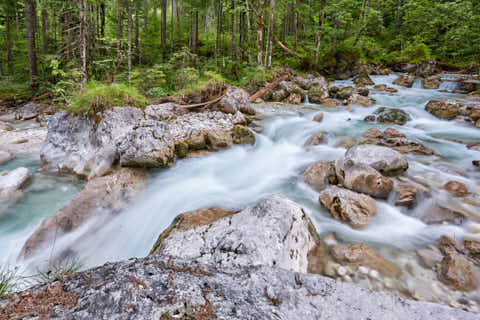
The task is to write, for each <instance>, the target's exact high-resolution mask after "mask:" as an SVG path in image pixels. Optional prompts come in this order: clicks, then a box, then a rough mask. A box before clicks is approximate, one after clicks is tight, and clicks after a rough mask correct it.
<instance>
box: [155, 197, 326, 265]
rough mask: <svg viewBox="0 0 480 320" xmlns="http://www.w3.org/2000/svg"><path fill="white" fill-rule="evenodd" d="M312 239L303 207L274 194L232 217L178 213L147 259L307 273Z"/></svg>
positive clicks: (313, 234)
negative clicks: (156, 257) (156, 256)
mask: <svg viewBox="0 0 480 320" xmlns="http://www.w3.org/2000/svg"><path fill="white" fill-rule="evenodd" d="M217 211H218V210H217ZM200 216H202V217H203V218H201V217H200ZM317 237H318V236H317V235H316V231H315V228H314V227H313V225H312V222H311V221H310V219H309V217H308V216H307V214H306V213H305V211H304V210H303V209H302V207H301V206H299V205H298V204H296V203H295V202H293V201H290V200H288V199H286V198H285V197H283V196H282V195H278V194H275V195H270V196H266V197H264V198H261V199H260V200H258V201H257V202H256V203H255V204H253V205H251V206H249V207H247V208H246V209H244V210H242V211H240V212H238V213H236V214H233V212H229V211H227V212H225V211H222V210H220V211H219V212H217V213H216V214H215V213H205V212H202V211H197V212H193V213H192V212H191V213H186V214H182V215H180V216H179V217H178V218H177V219H175V221H174V222H173V223H172V225H171V226H170V227H169V228H168V229H167V230H166V231H164V232H163V233H162V234H161V235H160V237H159V238H158V240H157V242H156V244H155V246H154V248H153V249H152V254H165V255H170V256H176V257H181V258H190V259H193V258H195V259H196V260H197V261H199V262H204V263H207V262H208V263H213V264H215V265H217V266H218V267H240V266H254V265H266V266H275V267H280V268H284V269H288V270H292V271H297V272H307V269H308V264H309V262H308V253H309V251H310V250H311V249H312V248H314V247H315V246H316V245H317V243H316V241H317V240H318V239H317Z"/></svg>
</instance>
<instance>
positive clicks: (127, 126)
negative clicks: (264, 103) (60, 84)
mask: <svg viewBox="0 0 480 320" xmlns="http://www.w3.org/2000/svg"><path fill="white" fill-rule="evenodd" d="M218 108H219V110H222V111H223V112H221V111H214V110H207V111H203V112H188V111H187V110H186V109H184V108H182V107H181V106H178V105H175V104H171V103H167V104H162V105H151V106H148V107H147V108H146V109H145V111H142V110H140V109H138V108H132V107H115V108H112V109H111V110H108V111H106V112H105V113H104V114H102V115H101V117H100V119H99V120H97V119H93V118H88V117H80V116H75V115H71V114H68V113H66V112H64V111H60V112H57V113H56V114H55V115H54V116H53V117H52V118H51V119H50V121H49V124H48V135H47V138H46V140H45V143H44V145H43V148H42V152H41V162H42V168H43V169H45V170H49V171H60V172H69V173H73V174H76V175H78V176H85V177H89V178H93V177H95V176H102V175H104V174H106V173H108V172H109V171H110V170H111V169H112V168H113V167H114V166H115V165H116V164H117V163H118V164H120V165H121V166H124V167H168V166H170V165H171V164H172V163H173V162H174V161H175V158H176V157H179V158H182V157H184V156H186V155H187V154H188V152H189V151H197V150H203V149H211V150H219V149H224V148H227V147H229V146H231V145H232V143H249V144H252V143H253V142H254V140H255V137H254V135H253V134H252V133H251V131H250V130H249V129H247V128H246V127H244V125H245V124H246V119H245V117H244V116H243V114H242V113H241V112H240V111H244V112H245V113H249V114H251V113H253V112H254V110H253V108H252V107H251V105H250V102H249V100H248V94H247V93H246V92H245V91H243V90H241V89H235V90H231V91H227V95H226V96H225V97H224V99H223V100H221V102H220V103H219V105H218ZM252 110H253V111H252Z"/></svg>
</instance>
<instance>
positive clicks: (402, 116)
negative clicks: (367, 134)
mask: <svg viewBox="0 0 480 320" xmlns="http://www.w3.org/2000/svg"><path fill="white" fill-rule="evenodd" d="M409 120H411V117H410V115H409V114H408V113H406V112H405V111H403V110H402V109H397V108H386V107H380V108H378V109H377V110H375V112H374V113H373V115H370V116H367V117H366V118H365V121H372V122H375V121H376V122H379V123H391V124H398V125H404V124H405V123H407V121H409Z"/></svg>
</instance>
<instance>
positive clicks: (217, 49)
mask: <svg viewBox="0 0 480 320" xmlns="http://www.w3.org/2000/svg"><path fill="white" fill-rule="evenodd" d="M221 36H222V0H218V14H217V39H216V41H215V66H216V68H217V69H218V58H219V52H220V40H221Z"/></svg>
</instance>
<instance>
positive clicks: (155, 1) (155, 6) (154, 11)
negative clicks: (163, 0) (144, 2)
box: [153, 0, 158, 18]
mask: <svg viewBox="0 0 480 320" xmlns="http://www.w3.org/2000/svg"><path fill="white" fill-rule="evenodd" d="M157 1H158V0H153V16H154V17H155V18H157V15H158V2H157Z"/></svg>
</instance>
